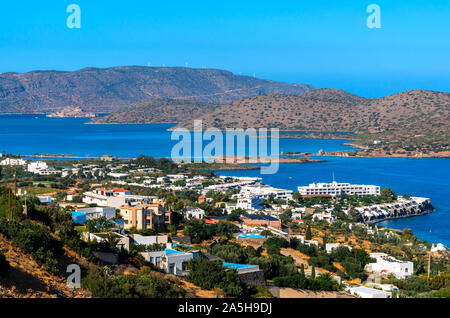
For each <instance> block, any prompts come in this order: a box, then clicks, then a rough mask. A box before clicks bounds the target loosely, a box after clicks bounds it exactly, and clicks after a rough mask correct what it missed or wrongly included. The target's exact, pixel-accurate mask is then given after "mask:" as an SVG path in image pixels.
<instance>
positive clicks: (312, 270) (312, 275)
mask: <svg viewBox="0 0 450 318" xmlns="http://www.w3.org/2000/svg"><path fill="white" fill-rule="evenodd" d="M311 278H312V279H314V278H316V267H315V266H314V265H313V267H312V269H311Z"/></svg>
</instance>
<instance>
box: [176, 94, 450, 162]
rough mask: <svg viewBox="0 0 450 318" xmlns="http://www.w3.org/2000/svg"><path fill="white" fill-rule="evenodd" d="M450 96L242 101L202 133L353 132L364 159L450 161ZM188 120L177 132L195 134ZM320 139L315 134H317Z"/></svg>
mask: <svg viewBox="0 0 450 318" xmlns="http://www.w3.org/2000/svg"><path fill="white" fill-rule="evenodd" d="M449 112H450V94H449V93H443V92H434V91H424V90H412V91H406V92H403V93H399V94H395V95H391V96H386V97H383V98H378V99H369V98H362V97H358V96H355V95H352V94H350V93H347V92H345V91H341V90H336V89H317V90H311V91H308V92H306V93H305V94H303V95H301V96H289V95H266V96H253V97H248V98H244V99H241V100H238V101H234V102H231V103H229V104H225V105H222V106H220V107H218V108H217V109H215V110H214V111H212V112H210V113H208V114H205V115H203V116H199V117H198V118H197V119H201V120H202V121H203V128H204V129H206V128H208V127H216V128H221V129H223V128H248V127H254V128H260V127H267V128H272V127H273V128H275V127H276V128H279V129H281V130H287V131H313V132H320V133H322V135H323V133H325V132H355V133H357V135H353V136H352V139H355V140H356V141H357V142H356V144H357V145H358V146H360V147H362V148H364V150H363V151H359V152H358V153H355V155H362V156H405V157H411V156H413V157H422V156H428V157H434V156H439V157H449V156H450V114H449ZM192 125H193V120H192V119H190V118H188V119H187V120H184V121H183V122H182V123H180V124H179V125H177V126H175V127H173V128H172V129H175V128H178V127H186V128H188V129H192ZM316 135H317V134H316Z"/></svg>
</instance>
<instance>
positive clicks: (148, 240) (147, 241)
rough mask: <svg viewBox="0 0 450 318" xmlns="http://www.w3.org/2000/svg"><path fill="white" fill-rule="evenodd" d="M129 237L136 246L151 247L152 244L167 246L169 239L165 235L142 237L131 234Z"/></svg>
mask: <svg viewBox="0 0 450 318" xmlns="http://www.w3.org/2000/svg"><path fill="white" fill-rule="evenodd" d="M131 237H132V238H133V240H134V243H135V244H136V245H153V244H167V243H169V237H168V236H167V235H151V236H143V235H140V234H132V235H131Z"/></svg>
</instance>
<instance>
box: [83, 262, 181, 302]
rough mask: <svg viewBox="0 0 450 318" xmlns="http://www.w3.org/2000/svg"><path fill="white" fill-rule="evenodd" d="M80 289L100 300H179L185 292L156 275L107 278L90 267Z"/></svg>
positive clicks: (99, 270)
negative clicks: (87, 290)
mask: <svg viewBox="0 0 450 318" xmlns="http://www.w3.org/2000/svg"><path fill="white" fill-rule="evenodd" d="M82 287H83V288H87V289H89V290H90V291H91V293H92V296H93V297H100V298H180V297H184V296H186V291H185V290H183V289H182V288H180V287H178V286H176V285H174V284H172V283H170V282H169V281H167V280H165V279H164V278H163V277H162V276H159V275H157V274H156V273H148V274H147V273H145V274H140V275H121V276H118V277H108V276H107V275H106V274H105V273H104V272H103V271H102V270H101V269H100V268H98V267H92V268H90V269H89V273H88V275H87V276H86V277H85V278H84V279H83V280H82Z"/></svg>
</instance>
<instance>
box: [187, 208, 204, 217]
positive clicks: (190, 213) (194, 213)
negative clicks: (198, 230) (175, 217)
mask: <svg viewBox="0 0 450 318" xmlns="http://www.w3.org/2000/svg"><path fill="white" fill-rule="evenodd" d="M186 218H188V219H204V218H205V211H204V210H203V209H200V208H196V207H187V209H186Z"/></svg>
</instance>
